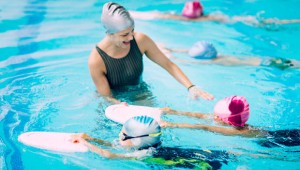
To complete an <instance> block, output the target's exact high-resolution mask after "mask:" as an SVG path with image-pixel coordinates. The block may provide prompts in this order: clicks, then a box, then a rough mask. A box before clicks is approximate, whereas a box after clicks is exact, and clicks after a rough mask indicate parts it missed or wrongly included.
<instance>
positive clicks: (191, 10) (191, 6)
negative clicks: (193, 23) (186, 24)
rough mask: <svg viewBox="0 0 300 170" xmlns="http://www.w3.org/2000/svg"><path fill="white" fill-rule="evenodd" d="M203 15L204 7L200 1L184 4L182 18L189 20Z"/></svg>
mask: <svg viewBox="0 0 300 170" xmlns="http://www.w3.org/2000/svg"><path fill="white" fill-rule="evenodd" d="M201 15H203V7H202V5H201V3H200V2H199V1H196V0H195V1H193V2H192V1H190V2H186V3H185V4H184V7H183V10H182V16H184V17H187V18H198V17H200V16H201Z"/></svg>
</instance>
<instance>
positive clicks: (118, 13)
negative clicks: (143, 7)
mask: <svg viewBox="0 0 300 170" xmlns="http://www.w3.org/2000/svg"><path fill="white" fill-rule="evenodd" d="M101 22H102V25H103V26H104V28H105V29H106V33H108V34H113V33H116V32H120V31H123V30H125V29H128V28H134V20H133V19H132V17H131V16H130V14H129V12H128V11H127V10H126V9H125V8H124V7H123V6H121V5H119V4H118V3H115V2H108V3H105V4H104V5H103V8H102V15H101Z"/></svg>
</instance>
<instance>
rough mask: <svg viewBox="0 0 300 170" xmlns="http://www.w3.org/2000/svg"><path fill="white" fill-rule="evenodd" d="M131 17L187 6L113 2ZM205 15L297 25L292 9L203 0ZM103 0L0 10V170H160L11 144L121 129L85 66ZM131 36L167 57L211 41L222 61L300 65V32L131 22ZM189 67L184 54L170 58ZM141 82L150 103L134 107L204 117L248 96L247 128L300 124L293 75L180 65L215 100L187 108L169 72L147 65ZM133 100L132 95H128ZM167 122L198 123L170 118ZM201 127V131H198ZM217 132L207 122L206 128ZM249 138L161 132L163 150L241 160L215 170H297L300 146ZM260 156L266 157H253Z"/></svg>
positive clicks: (295, 0) (57, 0) (36, 1)
mask: <svg viewBox="0 0 300 170" xmlns="http://www.w3.org/2000/svg"><path fill="white" fill-rule="evenodd" d="M116 2H119V3H121V4H123V5H124V6H125V7H127V8H128V9H130V10H136V11H150V10H160V11H162V12H176V13H180V11H181V8H182V6H183V4H184V2H185V1H183V0H176V1H167V0H161V1H155V0H150V1H134V0H128V1H124V0H123V1H121V0H119V1H116ZM201 2H202V3H203V5H204V9H205V13H206V14H208V13H212V12H216V11H217V12H221V13H224V14H227V15H229V16H242V15H250V16H258V15H259V16H260V17H264V18H277V19H299V18H300V13H299V12H298V10H299V9H298V8H299V5H300V1H299V0H286V1H282V0H273V1H272V2H271V1H269V0H260V1H258V0H243V1H236V0H215V1H209V0H203V1H201ZM104 3H105V2H104V1H95V0H88V1H79V0H74V1H66V0H52V1H48V0H27V1H20V2H11V1H7V0H4V1H0V37H1V39H0V126H1V129H0V130H1V131H0V135H1V140H0V154H1V159H0V168H1V169H30V170H31V169H163V168H166V167H162V166H158V165H149V164H146V163H143V162H141V161H128V160H108V159H106V158H103V157H100V156H98V155H96V154H93V153H68V154H65V153H55V152H49V151H45V150H40V149H35V148H31V147H26V146H24V145H23V144H21V143H19V142H18V140H17V138H18V136H19V135H20V134H21V133H24V132H29V131H56V132H70V133H71V132H86V133H88V134H91V135H93V136H95V137H101V138H102V139H106V140H109V141H113V140H114V139H115V138H117V137H118V132H119V130H120V128H121V126H120V125H118V124H116V123H114V122H111V121H108V120H107V119H106V118H105V116H104V109H105V108H106V106H108V105H109V103H107V102H105V101H104V100H103V99H102V98H101V97H99V96H98V95H97V93H96V88H95V86H94V84H93V82H92V80H91V78H90V75H89V70H88V66H87V60H88V56H89V53H90V51H91V49H92V48H94V46H95V44H96V43H97V42H98V41H100V40H101V38H103V37H104V36H105V30H104V29H103V28H102V26H101V24H100V14H101V9H102V5H103V4H104ZM135 25H136V28H135V30H136V31H138V32H144V33H145V34H147V35H149V36H150V37H151V38H152V39H153V40H154V41H155V42H158V43H161V44H164V45H165V46H167V47H170V48H189V47H190V46H191V45H192V44H193V43H195V42H196V41H199V40H207V41H211V42H212V43H213V44H214V45H215V46H216V48H217V49H218V51H219V52H220V53H222V54H230V55H237V56H259V57H265V56H277V57H283V58H289V59H295V60H300V52H299V43H300V42H299V41H300V24H288V25H268V26H266V27H255V26H252V25H248V24H244V23H232V24H219V23H214V22H202V23H200V22H198V23H197V22H183V21H173V20H151V21H142V20H136V22H135ZM174 56H177V57H179V58H187V56H186V54H179V53H178V54H177V53H175V54H174ZM144 63H145V69H144V74H143V80H144V81H145V82H146V83H147V84H148V85H149V89H150V91H151V93H152V95H151V96H150V97H149V98H147V99H146V100H137V101H132V100H130V99H127V98H126V97H124V96H123V97H124V99H125V100H127V101H128V102H129V103H131V104H140V105H151V106H155V107H166V106H168V107H171V108H174V109H177V110H185V111H198V112H204V113H211V112H212V111H213V106H214V104H215V103H216V102H217V101H218V100H220V99H222V98H224V97H227V96H230V95H242V96H245V97H246V98H247V99H248V101H249V103H250V106H251V115H250V119H249V121H248V123H249V124H251V125H254V126H260V127H263V128H265V129H268V130H279V129H292V128H298V127H299V125H300V121H299V120H300V116H299V112H300V102H299V99H300V81H299V80H300V71H299V70H297V69H294V70H293V69H289V70H284V71H282V70H279V69H276V68H271V67H263V66H257V67H253V66H240V67H226V66H218V65H195V64H184V63H177V64H178V65H179V67H180V68H181V69H182V70H183V71H184V72H185V73H186V74H187V75H188V77H189V78H190V79H191V80H192V81H193V82H194V84H197V85H199V86H200V87H201V88H203V89H205V90H206V91H208V92H210V93H212V94H214V96H215V100H214V101H204V100H198V101H192V100H189V99H188V97H187V91H186V89H185V88H183V87H182V86H181V85H180V84H179V83H178V82H176V80H174V79H173V78H172V77H171V76H170V75H169V74H168V73H167V72H165V71H164V70H163V69H161V68H160V67H159V66H157V65H155V64H154V63H153V62H151V61H149V60H148V59H146V57H145V60H144ZM128 95H130V94H128ZM167 120H170V121H174V122H182V121H184V122H189V123H197V122H198V123H199V120H194V119H188V118H182V117H176V116H172V117H168V118H167ZM202 122H203V121H201V122H200V123H202ZM205 123H209V124H214V123H213V122H211V121H208V122H205ZM255 141H256V140H255V139H247V138H241V137H227V136H222V135H217V134H213V133H209V132H204V131H200V130H199V131H196V130H186V129H184V130H180V129H167V130H164V133H163V146H172V147H174V146H181V147H184V148H206V149H215V150H225V151H235V152H239V153H243V154H242V155H240V156H238V157H237V158H236V159H235V160H231V161H229V163H228V164H224V165H223V166H222V169H298V168H297V167H299V165H300V163H299V161H300V160H299V157H300V155H299V150H300V147H299V146H297V147H276V148H264V147H261V146H259V145H258V144H257V143H256V142H255ZM258 153H262V154H263V155H272V156H274V157H275V159H272V158H261V157H251V156H249V155H250V154H258Z"/></svg>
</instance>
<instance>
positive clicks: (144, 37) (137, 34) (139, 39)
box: [134, 32, 150, 42]
mask: <svg viewBox="0 0 300 170" xmlns="http://www.w3.org/2000/svg"><path fill="white" fill-rule="evenodd" d="M134 38H135V40H136V41H137V42H143V41H147V40H148V39H150V37H149V36H148V35H146V34H144V33H142V32H134Z"/></svg>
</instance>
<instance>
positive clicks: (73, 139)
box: [71, 133, 91, 143]
mask: <svg viewBox="0 0 300 170" xmlns="http://www.w3.org/2000/svg"><path fill="white" fill-rule="evenodd" d="M89 139H91V137H90V136H89V135H87V134H85V133H78V134H73V135H72V136H71V142H72V143H81V142H82V141H83V140H89Z"/></svg>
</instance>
